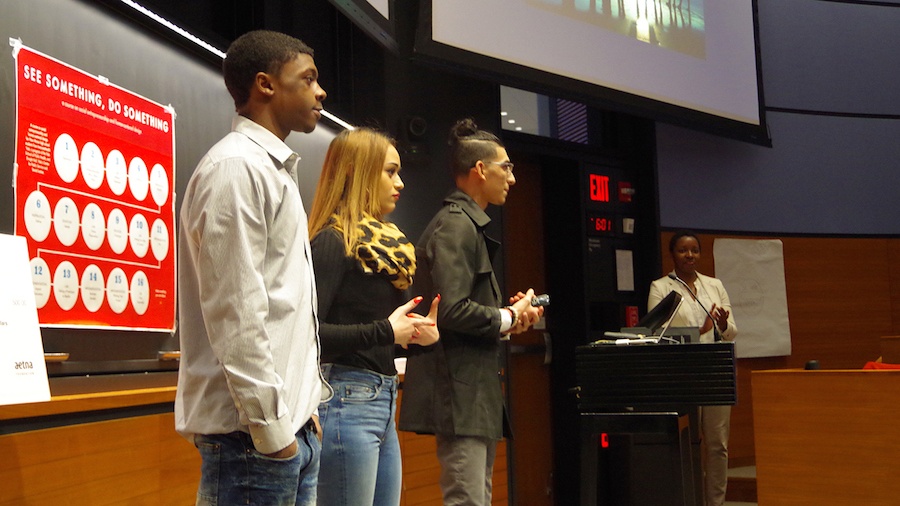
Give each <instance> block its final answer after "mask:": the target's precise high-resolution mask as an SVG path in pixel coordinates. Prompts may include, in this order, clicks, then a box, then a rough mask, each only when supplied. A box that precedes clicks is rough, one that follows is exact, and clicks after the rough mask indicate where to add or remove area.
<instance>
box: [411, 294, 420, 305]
mask: <svg viewBox="0 0 900 506" xmlns="http://www.w3.org/2000/svg"><path fill="white" fill-rule="evenodd" d="M413 302H415V303H416V304H418V303H419V302H422V296H421V295H420V296H418V297H416V298H415V299H413Z"/></svg>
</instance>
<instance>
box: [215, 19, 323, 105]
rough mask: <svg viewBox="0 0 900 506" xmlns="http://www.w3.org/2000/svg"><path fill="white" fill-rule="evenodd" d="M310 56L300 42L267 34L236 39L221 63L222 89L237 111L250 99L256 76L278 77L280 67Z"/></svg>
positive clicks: (285, 36)
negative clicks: (229, 97)
mask: <svg viewBox="0 0 900 506" xmlns="http://www.w3.org/2000/svg"><path fill="white" fill-rule="evenodd" d="M301 53H303V54H308V55H309V56H311V57H312V56H313V50H312V48H311V47H309V46H307V45H306V44H305V43H304V42H303V41H302V40H300V39H297V38H295V37H291V36H290V35H287V34H284V33H280V32H273V31H270V30H254V31H252V32H247V33H245V34H243V35H241V36H240V37H238V38H237V39H236V40H235V41H234V42H232V43H231V46H229V47H228V53H227V54H226V55H225V60H224V61H223V62H222V75H223V76H224V77H225V87H226V88H228V93H231V97H232V98H233V99H234V106H235V108H237V109H240V108H241V107H243V106H244V104H246V103H247V100H249V99H250V88H251V87H252V86H253V83H254V81H255V80H256V74H257V73H259V72H266V73H269V74H276V75H277V74H278V73H279V72H280V71H281V67H282V66H283V65H284V64H285V63H287V62H289V61H291V60H292V59H294V58H296V57H297V55H298V54H301Z"/></svg>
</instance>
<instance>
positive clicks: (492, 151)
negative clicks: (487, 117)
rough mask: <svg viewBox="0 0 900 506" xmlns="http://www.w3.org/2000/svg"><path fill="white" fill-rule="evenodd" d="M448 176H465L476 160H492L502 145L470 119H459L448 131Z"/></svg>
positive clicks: (495, 137) (497, 139) (494, 136)
mask: <svg viewBox="0 0 900 506" xmlns="http://www.w3.org/2000/svg"><path fill="white" fill-rule="evenodd" d="M447 143H448V144H449V145H450V174H451V175H453V177H454V178H457V177H460V176H465V175H466V173H468V172H469V169H471V168H472V167H474V166H475V163H476V162H478V160H485V159H488V160H490V159H493V158H494V157H496V156H497V148H498V147H501V148H502V147H503V143H501V142H500V139H499V138H497V136H496V135H494V134H492V133H490V132H487V131H484V130H479V129H478V125H476V124H475V121H474V120H473V119H472V118H466V119H461V120H459V121H457V122H456V124H455V125H453V128H451V129H450V139H449V140H448V142H447Z"/></svg>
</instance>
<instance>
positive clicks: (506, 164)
mask: <svg viewBox="0 0 900 506" xmlns="http://www.w3.org/2000/svg"><path fill="white" fill-rule="evenodd" d="M484 163H491V164H494V165H499V166H501V167H503V168H504V169H505V170H506V173H507V174H512V173H513V169H514V168H515V164H513V163H512V162H484Z"/></svg>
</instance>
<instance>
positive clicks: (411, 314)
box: [406, 313, 418, 318]
mask: <svg viewBox="0 0 900 506" xmlns="http://www.w3.org/2000/svg"><path fill="white" fill-rule="evenodd" d="M406 316H408V317H410V318H414V317H416V316H418V315H416V314H415V313H406Z"/></svg>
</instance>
